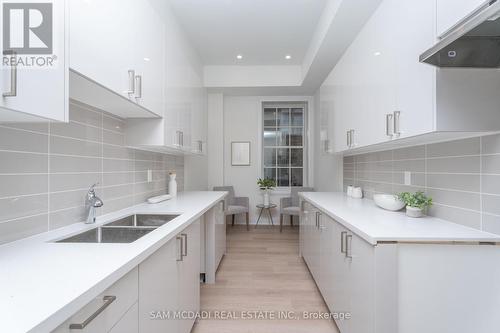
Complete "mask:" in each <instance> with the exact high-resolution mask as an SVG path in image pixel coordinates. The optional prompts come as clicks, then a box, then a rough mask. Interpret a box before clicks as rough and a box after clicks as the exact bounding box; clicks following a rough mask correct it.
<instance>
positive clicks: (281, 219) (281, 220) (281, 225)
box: [280, 214, 283, 232]
mask: <svg viewBox="0 0 500 333" xmlns="http://www.w3.org/2000/svg"><path fill="white" fill-rule="evenodd" d="M282 231H283V214H280V232H282Z"/></svg>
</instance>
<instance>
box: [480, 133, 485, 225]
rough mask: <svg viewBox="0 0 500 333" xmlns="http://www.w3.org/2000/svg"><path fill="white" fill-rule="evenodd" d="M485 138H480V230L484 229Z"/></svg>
mask: <svg viewBox="0 0 500 333" xmlns="http://www.w3.org/2000/svg"><path fill="white" fill-rule="evenodd" d="M482 155H483V137H482V136H480V137H479V228H480V230H484V229H483V156H482Z"/></svg>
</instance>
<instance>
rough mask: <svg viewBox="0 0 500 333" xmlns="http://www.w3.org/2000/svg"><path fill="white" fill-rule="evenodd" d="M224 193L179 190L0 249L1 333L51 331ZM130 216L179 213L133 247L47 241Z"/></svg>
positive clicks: (224, 193)
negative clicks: (162, 198)
mask: <svg viewBox="0 0 500 333" xmlns="http://www.w3.org/2000/svg"><path fill="white" fill-rule="evenodd" d="M226 195H227V193H226V192H184V193H180V194H179V195H178V197H177V198H174V199H171V200H169V201H165V202H162V203H159V204H153V205H150V204H147V203H143V204H139V205H136V206H132V207H130V208H126V209H123V210H120V211H117V212H114V213H111V214H107V215H104V216H101V217H99V218H98V219H97V222H96V224H95V225H90V226H89V225H86V224H84V223H77V224H72V225H70V226H68V227H65V228H61V229H57V230H54V231H50V232H47V233H43V234H40V235H36V236H33V237H30V238H26V239H23V240H19V241H16V242H12V243H8V244H5V245H2V246H0V332H9V333H15V332H50V331H51V330H53V329H55V328H56V327H57V326H59V325H60V324H61V323H63V322H64V321H65V320H67V319H68V318H69V317H71V316H72V315H73V314H74V313H76V312H77V311H78V310H79V309H81V308H82V307H83V306H84V305H86V304H87V303H89V302H90V301H91V300H92V299H94V298H95V297H97V296H98V295H99V294H100V293H102V292H103V291H104V290H106V289H107V288H108V287H110V286H111V285H112V284H113V283H114V282H116V281H117V280H119V279H120V278H121V277H123V276H124V275H125V274H126V273H128V272H129V271H130V270H132V269H133V268H134V267H136V266H137V265H138V264H139V263H141V262H142V261H143V260H144V259H146V258H147V257H148V256H149V255H151V254H152V253H154V252H155V251H156V250H157V249H158V248H160V247H161V246H162V245H164V244H165V243H166V242H167V241H169V240H170V239H171V238H173V237H174V236H175V235H176V234H177V233H178V232H180V231H181V230H183V229H184V228H186V227H187V226H188V225H190V224H191V223H192V222H194V221H195V220H197V219H198V218H199V217H200V216H202V215H203V214H204V213H205V212H206V211H207V210H209V209H210V208H211V207H213V206H214V205H216V204H217V203H218V202H219V201H220V200H222V199H223V198H224V197H225V196H226ZM105 204H106V203H105ZM131 214H181V215H180V216H179V217H177V218H175V219H174V220H172V221H170V222H168V223H167V224H165V225H163V226H161V227H159V228H158V229H156V230H154V231H152V232H150V233H148V234H146V235H145V236H143V237H141V238H140V239H138V240H136V241H135V242H133V243H127V244H110V243H107V244H96V243H54V242H52V241H53V240H55V239H61V238H64V237H65V236H68V235H72V234H76V233H79V232H81V231H83V230H86V229H89V228H94V227H96V225H101V224H104V223H107V222H109V221H113V220H116V219H118V218H121V217H124V216H127V215H131Z"/></svg>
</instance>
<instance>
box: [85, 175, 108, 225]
mask: <svg viewBox="0 0 500 333" xmlns="http://www.w3.org/2000/svg"><path fill="white" fill-rule="evenodd" d="M97 185H99V183H95V184H94V185H92V186H91V187H90V189H89V191H88V192H87V197H86V199H85V209H88V212H89V213H88V215H87V221H86V222H85V223H87V224H91V223H95V209H96V208H99V207H102V206H103V205H104V203H103V202H102V200H101V199H100V198H99V197H98V196H97V195H96V194H95V187H96V186H97Z"/></svg>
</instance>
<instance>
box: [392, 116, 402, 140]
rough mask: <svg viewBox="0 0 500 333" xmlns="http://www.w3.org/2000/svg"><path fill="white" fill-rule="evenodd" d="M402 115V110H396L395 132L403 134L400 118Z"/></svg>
mask: <svg viewBox="0 0 500 333" xmlns="http://www.w3.org/2000/svg"><path fill="white" fill-rule="evenodd" d="M400 116H401V111H394V130H393V132H394V134H395V135H401V129H400V126H399V118H400Z"/></svg>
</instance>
